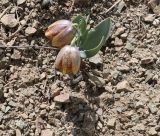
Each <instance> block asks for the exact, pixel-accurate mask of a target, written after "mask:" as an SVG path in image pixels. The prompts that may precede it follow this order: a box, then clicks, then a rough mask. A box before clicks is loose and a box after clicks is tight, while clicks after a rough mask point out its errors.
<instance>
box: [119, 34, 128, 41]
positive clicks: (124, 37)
mask: <svg viewBox="0 0 160 136" xmlns="http://www.w3.org/2000/svg"><path fill="white" fill-rule="evenodd" d="M127 36H128V34H127V33H124V34H121V36H120V37H121V38H122V39H124V40H125V39H127Z"/></svg>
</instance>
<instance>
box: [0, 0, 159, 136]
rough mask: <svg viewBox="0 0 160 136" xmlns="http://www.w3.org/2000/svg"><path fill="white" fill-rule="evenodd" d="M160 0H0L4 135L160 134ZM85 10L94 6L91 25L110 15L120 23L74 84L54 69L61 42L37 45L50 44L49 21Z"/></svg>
mask: <svg viewBox="0 0 160 136" xmlns="http://www.w3.org/2000/svg"><path fill="white" fill-rule="evenodd" d="M153 1H154V2H155V3H154V2H153ZM83 2H86V1H83ZM156 2H157V3H156ZM158 2H159V1H155V0H151V3H150V4H148V1H145V0H144V1H143V0H141V1H136V0H128V1H127V0H126V1H121V2H120V4H117V5H115V6H114V7H113V8H112V9H111V10H110V11H107V9H109V8H110V7H111V6H113V4H115V3H116V1H115V0H96V1H94V0H92V1H87V3H82V2H77V1H76V2H75V4H74V5H73V9H71V12H69V11H70V7H71V5H72V2H71V1H69V0H64V1H57V0H53V2H52V4H49V5H46V6H45V7H44V6H43V7H42V2H41V0H35V1H31V0H17V1H15V0H11V1H9V0H1V1H0V13H1V14H0V32H1V33H0V47H1V48H0V57H1V59H0V136H22V135H24V136H52V135H54V136H94V135H95V136H156V135H157V136H158V135H160V110H159V107H160V78H159V77H160V8H159V7H160V6H158V4H159V3H158ZM84 5H85V6H84ZM78 13H81V14H82V15H84V16H85V15H88V14H90V16H91V21H90V26H94V25H95V24H97V23H98V22H99V21H101V20H103V19H104V18H106V17H111V19H112V21H113V30H112V35H111V37H110V39H109V40H108V42H107V43H106V45H107V47H104V48H103V49H102V50H101V52H100V53H99V54H97V55H96V56H95V57H94V58H91V59H89V60H84V61H83V63H82V68H81V74H82V76H83V80H82V81H80V82H79V83H77V84H76V85H73V86H71V85H69V84H68V81H67V80H68V77H67V76H62V74H61V73H59V72H58V73H57V76H56V77H55V75H54V61H55V57H56V54H57V50H53V49H50V48H49V49H45V48H38V47H39V46H43V47H44V46H50V43H48V40H47V39H46V38H45V36H44V31H45V30H46V28H47V26H48V25H49V24H51V23H52V22H54V21H56V20H59V19H70V18H71V17H72V16H73V15H76V14H78ZM8 18H9V21H8ZM4 46H8V48H3V47H4ZM12 46H17V48H13V47H12ZM24 46H29V47H30V48H25V49H24V48H20V47H24ZM33 46H34V47H33ZM36 47H37V48H36Z"/></svg>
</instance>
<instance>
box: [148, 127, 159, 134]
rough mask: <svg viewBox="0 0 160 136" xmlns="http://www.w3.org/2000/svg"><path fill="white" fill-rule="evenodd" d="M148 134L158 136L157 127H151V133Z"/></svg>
mask: <svg viewBox="0 0 160 136" xmlns="http://www.w3.org/2000/svg"><path fill="white" fill-rule="evenodd" d="M148 134H149V135H150V136H155V135H157V131H156V129H155V127H151V128H150V129H149V131H148Z"/></svg>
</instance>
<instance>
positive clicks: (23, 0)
mask: <svg viewBox="0 0 160 136" xmlns="http://www.w3.org/2000/svg"><path fill="white" fill-rule="evenodd" d="M25 2H26V0H17V5H21V4H24V3H25Z"/></svg>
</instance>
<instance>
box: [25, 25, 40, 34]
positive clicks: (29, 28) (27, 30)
mask: <svg viewBox="0 0 160 136" xmlns="http://www.w3.org/2000/svg"><path fill="white" fill-rule="evenodd" d="M36 31H37V29H35V28H34V27H27V28H26V29H25V33H26V34H27V35H33V34H34V33H36Z"/></svg>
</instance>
